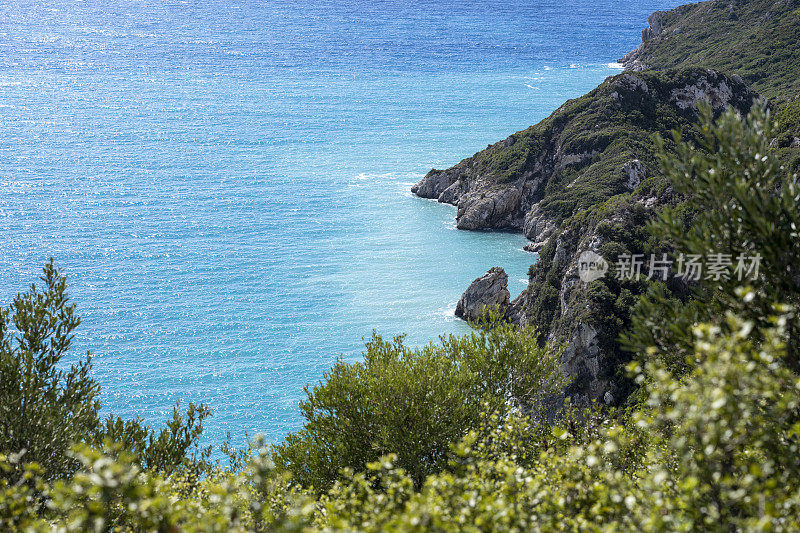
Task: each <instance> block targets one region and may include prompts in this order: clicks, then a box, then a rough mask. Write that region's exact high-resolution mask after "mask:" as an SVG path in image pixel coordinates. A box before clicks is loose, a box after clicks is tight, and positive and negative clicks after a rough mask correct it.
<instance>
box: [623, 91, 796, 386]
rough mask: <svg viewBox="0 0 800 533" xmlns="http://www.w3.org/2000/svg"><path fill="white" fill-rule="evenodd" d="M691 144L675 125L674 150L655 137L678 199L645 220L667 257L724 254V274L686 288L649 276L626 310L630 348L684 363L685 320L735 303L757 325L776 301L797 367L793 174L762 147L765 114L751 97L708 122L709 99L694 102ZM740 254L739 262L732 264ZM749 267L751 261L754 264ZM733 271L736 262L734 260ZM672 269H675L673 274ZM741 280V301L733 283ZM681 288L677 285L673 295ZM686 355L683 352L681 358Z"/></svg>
mask: <svg viewBox="0 0 800 533" xmlns="http://www.w3.org/2000/svg"><path fill="white" fill-rule="evenodd" d="M700 111H701V117H702V137H701V142H700V143H699V145H697V146H695V145H693V144H690V143H687V142H684V141H682V139H681V135H680V133H679V132H675V133H674V137H675V145H676V146H675V153H674V154H670V153H667V152H666V151H665V149H664V143H663V141H661V139H660V138H659V139H657V144H658V145H659V151H660V153H661V157H660V159H661V166H662V170H663V172H664V175H665V176H666V177H667V178H668V179H669V181H670V183H671V184H672V186H673V187H674V188H675V190H676V191H677V192H678V193H680V194H681V196H682V197H683V198H684V201H683V202H681V203H679V204H678V205H677V206H673V207H670V208H666V209H665V210H664V211H663V212H662V213H661V214H660V216H659V218H658V219H657V220H656V221H655V222H654V223H653V224H652V225H651V230H652V232H653V233H654V234H655V236H656V237H659V238H661V239H663V240H665V241H666V242H667V243H669V244H670V245H671V248H672V250H673V259H675V260H676V261H678V260H679V259H680V257H681V255H682V256H683V258H684V259H686V258H689V257H691V256H693V255H696V256H703V257H706V258H708V257H709V256H710V255H712V254H722V256H721V257H722V258H723V259H725V260H728V261H730V262H731V265H730V270H729V272H730V276H729V277H723V278H721V279H713V276H712V277H711V278H712V279H707V278H708V277H709V276H707V272H703V275H702V278H703V279H701V280H700V281H698V282H695V283H690V284H689V286H688V288H687V287H684V285H685V284H684V283H682V282H680V280H678V279H677V278H674V277H673V278H672V279H671V280H670V282H671V283H670V284H671V286H672V287H673V288H674V287H675V286H676V285H677V286H679V287H682V288H684V289H686V290H683V291H669V290H667V289H666V288H665V286H664V285H656V287H655V288H654V289H652V290H651V291H650V292H649V293H648V294H647V295H646V296H645V297H643V298H642V301H641V303H640V304H639V305H638V308H637V309H636V310H635V312H634V319H633V324H634V325H633V327H632V330H631V332H630V333H629V335H628V338H627V341H626V344H627V347H628V348H629V349H630V350H631V351H632V352H639V353H643V352H644V351H645V350H647V349H648V348H651V347H652V348H655V349H656V351H655V352H654V353H655V354H656V355H657V356H659V357H663V358H666V359H668V360H669V361H670V362H671V365H672V366H673V368H674V369H675V370H678V371H686V369H687V368H689V367H690V366H691V365H693V364H694V361H692V360H687V356H690V355H691V353H692V349H693V343H694V339H693V338H692V335H691V331H692V327H693V326H694V325H696V324H698V323H703V322H711V323H717V324H719V325H720V326H721V327H725V325H726V322H725V320H724V317H725V314H726V311H728V310H731V309H735V310H736V312H737V314H738V315H739V316H740V317H742V318H743V319H747V320H750V321H752V322H754V323H755V325H756V326H757V328H756V331H760V330H761V329H763V328H766V327H767V326H769V323H768V320H769V317H771V316H773V315H774V314H775V313H776V311H775V309H774V304H775V303H776V302H780V303H782V304H787V305H789V306H791V308H790V309H789V310H787V311H786V312H785V313H783V316H785V317H786V319H787V326H786V328H785V333H786V335H787V357H789V358H790V359H791V360H792V361H794V363H793V364H794V365H795V367H796V368H797V369H800V343H799V342H798V341H799V340H800V339H798V334H799V331H798V321H797V318H796V314H795V311H794V310H795V309H796V308H797V305H798V304H800V260H798V258H800V209H798V205H800V182H798V176H797V175H795V174H792V173H790V172H789V171H788V170H786V169H785V168H783V167H782V166H781V164H780V162H779V160H778V158H777V157H774V156H773V155H772V154H771V151H770V146H769V143H770V139H771V138H772V136H773V125H772V123H773V121H772V119H771V117H770V113H769V111H768V110H765V109H764V108H763V107H759V106H754V108H753V110H752V111H751V112H750V114H749V115H748V116H747V117H745V118H741V117H738V116H737V115H736V114H735V113H734V112H733V111H728V112H727V113H725V114H723V115H722V116H721V118H720V119H719V120H718V121H717V122H716V123H715V122H714V120H713V114H712V111H711V108H710V107H709V106H708V105H705V106H701V107H700ZM740 258H741V260H742V261H741V265H740ZM754 262H757V263H758V266H757V267H755V268H753V269H752V270H750V268H751V267H753V266H754ZM739 267H743V268H742V270H740V271H736V269H737V268H739ZM674 274H675V273H674ZM743 285H748V286H750V287H751V288H752V290H750V291H748V293H747V294H748V299H747V300H746V301H744V300H742V299H741V298H740V297H739V294H738V292H737V291H738V289H739V288H740V287H741V286H743ZM681 293H683V294H681ZM689 359H691V357H689Z"/></svg>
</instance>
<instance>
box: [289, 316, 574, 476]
mask: <svg viewBox="0 0 800 533" xmlns="http://www.w3.org/2000/svg"><path fill="white" fill-rule="evenodd" d="M563 384H564V380H563V377H562V375H561V373H560V370H559V365H558V353H557V351H556V350H553V349H551V347H550V346H545V347H542V346H541V345H540V344H539V343H538V335H537V333H536V331H535V330H533V329H532V328H531V327H518V326H513V325H510V324H508V323H503V322H502V321H500V320H499V317H498V316H497V314H496V313H489V314H488V317H487V318H485V319H484V320H482V321H481V322H479V323H478V324H476V329H475V330H474V331H473V332H472V333H470V334H467V335H464V336H462V337H457V336H448V337H441V338H440V341H439V342H438V343H431V344H429V345H427V346H424V347H422V348H410V347H408V346H406V345H405V344H404V342H403V338H402V337H398V338H395V339H394V340H392V341H387V340H384V339H383V338H382V337H380V336H379V335H373V337H372V338H371V339H370V340H369V341H368V342H367V344H366V351H365V352H364V359H363V361H359V362H355V363H347V362H345V361H341V360H340V361H339V362H337V363H336V365H335V366H334V367H333V369H332V370H331V371H330V372H326V373H325V374H324V377H323V380H322V382H321V383H320V384H318V385H316V386H314V387H313V388H308V387H307V388H306V393H307V395H308V398H307V399H306V400H304V401H303V402H301V404H300V410H301V412H302V414H303V416H304V417H305V419H306V421H305V423H304V427H303V429H301V430H300V431H298V432H295V433H292V434H290V435H288V436H287V437H286V440H285V442H284V443H282V444H279V445H278V446H276V447H275V462H276V464H277V465H278V466H279V467H280V468H283V469H286V470H288V471H290V472H291V473H292V475H293V476H294V478H295V479H296V480H297V481H298V482H300V483H301V484H302V485H304V486H306V487H313V488H315V489H316V490H326V489H327V488H329V487H330V486H331V484H332V483H333V482H334V481H336V480H337V479H339V477H340V475H341V471H342V469H344V468H350V469H352V470H354V471H356V472H363V471H365V470H366V467H367V464H368V463H370V462H373V461H376V460H377V459H378V458H380V457H381V456H383V455H385V454H388V453H394V454H396V455H397V464H398V465H399V466H402V467H403V468H405V469H406V471H407V472H408V473H409V475H410V476H411V478H412V479H413V480H414V482H415V483H416V484H417V485H419V484H421V483H422V481H423V480H424V479H425V477H426V476H428V475H430V474H433V473H435V472H438V471H440V470H441V469H442V468H444V467H445V466H446V465H447V461H448V459H449V456H450V444H451V443H453V442H458V441H459V440H460V439H461V438H462V437H463V436H464V435H465V434H466V432H467V431H469V430H470V429H471V428H475V427H477V426H478V424H480V422H481V420H482V419H483V417H484V415H485V413H487V412H488V413H493V412H499V411H506V410H507V409H509V408H513V406H517V407H521V408H525V407H526V406H530V405H534V404H536V403H537V402H538V401H541V400H542V399H543V398H545V397H546V396H547V395H549V394H553V393H555V392H557V391H558V390H560V387H562V386H563Z"/></svg>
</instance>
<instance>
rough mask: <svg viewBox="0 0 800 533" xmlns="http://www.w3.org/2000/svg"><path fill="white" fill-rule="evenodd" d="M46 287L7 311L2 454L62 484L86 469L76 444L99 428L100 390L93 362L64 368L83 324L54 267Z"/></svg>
mask: <svg viewBox="0 0 800 533" xmlns="http://www.w3.org/2000/svg"><path fill="white" fill-rule="evenodd" d="M41 281H42V285H43V286H42V287H41V288H39V287H37V286H36V285H34V284H32V285H31V286H30V288H29V290H28V291H27V292H25V293H22V294H19V295H18V296H17V297H16V298H15V299H14V301H13V302H12V303H11V305H10V306H9V307H8V308H4V309H0V451H3V452H14V453H19V452H24V457H25V460H26V461H31V462H36V463H38V464H39V466H41V467H42V468H43V469H44V471H45V472H46V474H45V475H46V476H48V477H52V478H58V477H63V476H64V475H68V474H70V473H71V472H72V471H74V470H75V469H76V468H77V466H78V465H77V463H76V462H75V461H74V460H73V459H72V458H70V457H69V456H68V455H67V453H66V452H67V451H68V449H69V446H70V444H71V443H73V442H82V441H84V440H85V439H86V438H87V437H89V436H91V435H94V434H95V432H96V431H97V429H98V427H99V424H100V421H99V418H98V411H99V409H100V402H99V401H98V399H97V395H98V393H99V391H100V385H99V384H98V383H97V382H96V381H95V380H94V379H92V377H91V376H90V375H89V372H90V369H91V358H90V357H88V356H87V357H86V358H85V359H82V360H79V361H77V362H76V363H74V364H73V365H72V366H71V367H69V368H65V365H62V364H60V363H61V361H62V359H63V358H64V357H65V356H66V355H67V352H68V350H69V348H70V345H71V344H72V340H73V337H74V332H75V329H76V328H77V327H78V325H79V324H80V318H78V316H77V315H76V314H75V305H74V304H71V303H70V301H69V296H68V294H67V289H66V278H64V277H63V276H60V275H59V274H58V271H57V270H56V268H55V266H54V265H53V261H52V260H51V261H50V262H49V263H48V264H47V265H46V266H45V267H44V273H43V275H42V278H41ZM2 475H3V473H1V472H0V476H2Z"/></svg>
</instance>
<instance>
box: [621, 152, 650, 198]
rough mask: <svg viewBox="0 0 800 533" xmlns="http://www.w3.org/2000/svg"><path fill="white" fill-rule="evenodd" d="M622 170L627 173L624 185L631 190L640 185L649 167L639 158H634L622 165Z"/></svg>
mask: <svg viewBox="0 0 800 533" xmlns="http://www.w3.org/2000/svg"><path fill="white" fill-rule="evenodd" d="M622 171H623V172H624V173H625V182H624V183H623V184H622V185H623V187H625V188H626V189H628V190H629V191H632V190H633V189H635V188H636V187H638V186H639V184H640V183H641V182H642V180H643V179H644V178H645V176H646V175H647V169H646V168H645V166H644V164H643V163H642V162H641V161H639V160H638V159H632V160H631V161H628V162H627V163H625V164H624V165H622Z"/></svg>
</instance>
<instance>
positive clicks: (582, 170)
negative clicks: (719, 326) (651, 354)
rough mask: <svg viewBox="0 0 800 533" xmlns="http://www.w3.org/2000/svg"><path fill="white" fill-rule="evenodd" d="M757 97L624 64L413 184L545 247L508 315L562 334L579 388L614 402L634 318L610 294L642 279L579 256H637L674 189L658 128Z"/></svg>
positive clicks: (460, 217)
mask: <svg viewBox="0 0 800 533" xmlns="http://www.w3.org/2000/svg"><path fill="white" fill-rule="evenodd" d="M755 96H756V95H755V94H754V93H752V92H751V91H750V90H749V89H748V88H747V87H746V86H745V85H744V83H743V82H742V81H741V80H739V79H736V78H731V77H728V76H725V75H723V74H720V73H718V72H715V71H713V70H708V69H701V68H694V69H682V70H672V71H665V72H626V73H622V74H619V75H617V76H613V77H610V78H608V79H607V80H606V81H605V82H603V83H602V84H601V85H600V86H599V87H598V88H596V89H595V90H594V91H592V92H591V93H589V94H587V95H586V96H583V97H581V98H578V99H575V100H571V101H568V102H567V103H565V104H564V105H562V106H561V107H560V108H559V109H558V110H556V111H555V112H554V113H553V114H552V115H551V116H550V117H549V118H547V119H545V120H544V121H542V122H540V123H539V124H537V125H535V126H532V127H531V128H528V129H527V130H524V131H521V132H517V133H515V134H513V135H511V136H510V137H508V138H507V139H505V140H503V141H501V142H499V143H496V144H494V145H492V146H490V147H488V148H487V149H486V150H484V151H481V152H478V153H477V154H475V155H473V156H472V157H469V158H467V159H465V160H463V161H461V162H460V163H459V164H457V165H456V166H454V167H452V168H449V169H446V170H431V171H430V172H429V173H428V174H427V175H426V176H425V177H424V178H423V179H422V180H421V181H420V182H419V183H418V184H417V185H415V186H414V188H413V192H414V193H416V194H417V195H419V196H423V197H426V198H435V199H438V200H439V201H440V202H445V203H449V204H453V205H455V206H456V207H457V215H456V217H457V225H458V227H459V228H461V229H470V230H474V229H506V230H507V229H512V230H518V231H522V232H523V233H524V234H525V236H526V237H527V238H528V239H529V240H531V242H532V245H531V247H532V248H533V249H534V250H537V251H539V252H540V254H541V255H540V258H539V261H538V263H537V264H536V265H535V266H534V267H533V268H532V270H531V273H530V286H529V288H528V289H527V290H526V291H525V292H523V293H522V294H521V295H519V296H518V297H517V298H516V299H515V300H514V301H513V302H512V303H511V304H510V305H509V307H508V308H507V316H508V317H509V319H511V320H513V321H515V322H519V323H523V322H525V323H528V322H531V323H534V324H536V325H537V326H538V327H539V328H540V329H541V330H542V331H543V332H545V333H546V337H547V338H548V339H549V340H550V341H553V342H565V343H566V349H565V352H564V356H563V364H564V368H565V370H567V371H568V373H569V374H570V375H572V376H573V377H574V378H575V381H574V382H573V385H572V387H571V389H570V393H571V394H572V395H573V396H579V397H584V398H587V399H598V398H604V399H606V400H608V401H611V400H612V399H613V398H614V397H615V396H619V393H618V390H619V389H620V386H619V385H615V384H614V383H613V381H614V374H615V371H616V369H617V367H618V366H619V364H618V363H619V361H620V359H621V358H622V355H621V354H620V353H619V349H618V347H617V346H616V338H617V336H618V334H619V332H620V329H621V328H622V327H623V326H624V322H625V320H626V317H623V318H622V320H618V321H611V322H609V319H608V316H606V315H608V314H609V313H610V314H611V315H614V316H615V317H618V316H619V313H617V312H615V311H614V310H613V307H614V303H613V302H611V303H610V302H609V301H608V300H609V299H613V300H616V299H619V298H620V295H621V294H622V295H623V296H622V298H623V299H626V298H627V299H630V298H632V295H634V294H638V293H640V292H642V291H643V290H644V288H643V286H639V285H637V284H635V283H631V284H625V283H617V282H615V281H614V280H600V281H597V282H593V283H592V284H591V285H587V284H585V283H583V282H581V281H580V280H579V278H578V272H577V256H578V255H579V254H580V253H581V252H582V251H584V250H588V249H590V250H594V251H596V252H601V253H602V252H605V253H606V254H608V255H609V256H611V255H614V252H620V253H621V252H624V251H627V252H635V253H641V251H640V248H641V246H639V245H640V244H641V243H643V242H645V241H647V236H646V235H644V234H643V232H644V229H643V228H644V225H645V222H646V220H647V219H648V218H649V217H651V216H652V215H653V214H654V213H655V210H656V209H657V207H658V206H660V205H663V204H664V203H666V202H669V201H670V194H671V192H670V189H669V187H667V186H665V184H663V183H661V181H660V180H659V178H658V169H657V164H656V157H655V153H654V145H653V140H652V137H653V135H654V134H655V133H664V132H668V131H669V130H671V129H675V128H678V129H681V130H682V131H684V132H685V134H686V135H687V136H689V137H691V136H692V135H696V134H697V133H698V132H697V120H698V116H697V106H698V103H699V102H700V101H703V100H706V101H709V102H710V103H711V105H712V107H713V109H714V110H715V112H718V113H719V112H722V111H723V110H724V109H726V108H728V107H733V108H735V109H736V110H738V111H739V112H740V113H746V112H747V111H748V110H749V109H750V106H751V105H752V103H753V100H754V98H755ZM634 228H638V229H639V231H638V232H637V231H635V230H634ZM613 245H615V246H613ZM608 259H609V260H612V261H613V260H614V259H613V258H612V257H609V258H608ZM601 286H602V288H601ZM601 295H602V298H599V296H601ZM628 295H630V297H629V296H628ZM609 305H610V306H611V308H612V309H611V310H609V309H608V307H609Z"/></svg>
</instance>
